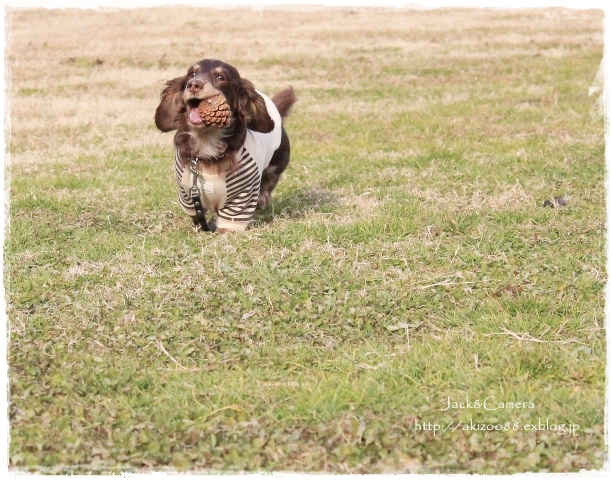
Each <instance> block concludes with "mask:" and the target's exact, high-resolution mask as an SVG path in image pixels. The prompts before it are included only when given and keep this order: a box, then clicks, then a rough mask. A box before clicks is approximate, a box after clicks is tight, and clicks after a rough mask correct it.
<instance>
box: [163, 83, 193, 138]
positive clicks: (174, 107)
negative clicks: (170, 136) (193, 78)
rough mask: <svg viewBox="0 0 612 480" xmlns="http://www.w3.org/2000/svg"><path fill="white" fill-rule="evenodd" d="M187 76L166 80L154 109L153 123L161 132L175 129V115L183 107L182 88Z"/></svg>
mask: <svg viewBox="0 0 612 480" xmlns="http://www.w3.org/2000/svg"><path fill="white" fill-rule="evenodd" d="M186 78H187V77H178V78H175V79H173V80H169V81H168V82H166V88H164V90H163V91H162V93H161V101H160V103H159V106H158V107H157V110H155V125H156V126H157V128H158V129H160V130H161V131H162V132H170V131H172V130H176V128H177V125H176V117H177V115H178V114H179V112H180V111H181V109H182V108H183V99H182V97H183V88H184V85H185V81H186Z"/></svg>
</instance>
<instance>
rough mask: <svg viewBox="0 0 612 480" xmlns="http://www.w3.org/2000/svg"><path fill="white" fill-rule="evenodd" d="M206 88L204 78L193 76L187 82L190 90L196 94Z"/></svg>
mask: <svg viewBox="0 0 612 480" xmlns="http://www.w3.org/2000/svg"><path fill="white" fill-rule="evenodd" d="M203 88H204V83H203V82H202V80H198V79H196V78H192V79H191V80H189V81H188V82H187V90H189V91H190V92H191V93H193V94H194V95H195V94H196V93H198V92H199V91H200V90H202V89H203Z"/></svg>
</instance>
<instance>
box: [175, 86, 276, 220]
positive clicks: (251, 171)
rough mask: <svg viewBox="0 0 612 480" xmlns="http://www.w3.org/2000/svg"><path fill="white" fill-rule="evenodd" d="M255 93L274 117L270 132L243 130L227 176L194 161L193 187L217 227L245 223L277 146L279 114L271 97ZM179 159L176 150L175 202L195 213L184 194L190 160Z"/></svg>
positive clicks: (190, 182)
mask: <svg viewBox="0 0 612 480" xmlns="http://www.w3.org/2000/svg"><path fill="white" fill-rule="evenodd" d="M258 93H259V94H260V95H261V96H262V97H263V99H264V100H265V102H266V107H267V108H268V114H269V115H270V117H271V118H272V120H274V129H273V130H272V131H271V132H270V133H260V132H255V131H252V130H247V136H246V139H245V142H244V146H243V147H242V150H241V151H240V153H239V154H238V168H237V169H236V170H235V171H234V172H232V173H230V174H229V175H226V174H225V173H221V174H218V173H211V172H209V171H207V170H206V169H204V166H203V165H202V164H200V163H199V164H198V184H197V186H198V189H199V191H200V199H201V200H202V205H203V206H204V208H206V209H207V210H210V211H211V212H214V213H216V215H217V227H218V228H228V229H233V230H245V229H246V228H247V227H248V226H249V223H250V222H251V219H252V218H253V214H254V213H255V209H256V208H257V200H258V198H259V188H260V186H261V175H262V173H263V171H264V169H265V168H266V167H267V166H268V165H269V164H270V160H271V159H272V155H273V154H274V152H275V151H276V149H277V148H278V147H279V145H280V141H281V117H280V114H279V113H278V110H277V109H276V106H275V105H274V103H272V100H270V99H269V98H268V97H267V96H265V95H264V94H262V93H261V92H258ZM181 160H182V159H181V158H180V157H179V152H178V150H177V151H176V156H175V161H174V172H175V174H176V180H177V185H178V190H179V192H178V196H179V202H180V205H181V207H182V208H183V211H184V212H185V213H187V214H188V215H191V216H195V208H194V205H193V201H192V200H191V196H190V195H189V193H188V192H189V190H190V189H191V187H192V185H193V173H192V172H191V168H190V161H191V159H186V160H187V161H181ZM183 165H186V166H185V167H183Z"/></svg>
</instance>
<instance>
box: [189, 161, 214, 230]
mask: <svg viewBox="0 0 612 480" xmlns="http://www.w3.org/2000/svg"><path fill="white" fill-rule="evenodd" d="M199 161H200V158H199V157H193V158H192V159H191V165H190V168H191V173H192V174H193V184H192V185H191V188H190V189H189V195H190V196H191V201H192V202H193V205H194V207H195V213H196V217H197V218H198V223H199V225H200V228H201V229H202V231H204V232H210V231H214V230H211V229H210V227H209V226H208V222H207V221H206V216H205V215H204V208H202V200H201V199H200V189H199V188H198V162H199Z"/></svg>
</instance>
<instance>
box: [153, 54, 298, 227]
mask: <svg viewBox="0 0 612 480" xmlns="http://www.w3.org/2000/svg"><path fill="white" fill-rule="evenodd" d="M296 100H297V98H296V96H295V93H294V91H293V88H292V87H289V88H287V89H285V90H282V91H280V92H279V93H277V94H276V95H275V96H274V97H273V98H272V99H270V98H268V97H267V96H266V95H265V94H263V93H262V92H260V91H258V90H256V89H255V86H254V85H253V83H252V82H250V81H249V80H247V79H245V78H241V77H240V74H239V73H238V70H237V69H236V68H235V67H233V66H232V65H229V64H228V63H225V62H222V61H220V60H213V59H204V60H201V61H199V62H197V63H196V64H194V65H193V66H192V67H191V68H189V70H188V71H187V74H186V75H184V76H182V77H178V78H175V79H173V80H169V81H167V82H165V88H164V89H163V91H162V92H161V95H160V103H159V106H158V107H157V109H156V111H155V125H156V126H157V128H158V129H159V130H160V131H161V132H170V131H173V130H176V134H175V136H174V146H175V149H176V155H175V174H176V180H177V184H178V190H179V202H180V205H181V207H182V209H183V211H184V212H185V213H186V214H187V215H189V216H190V217H191V218H192V220H193V222H194V225H195V227H196V229H197V228H198V227H200V228H201V229H202V230H212V231H216V232H217V233H224V232H230V231H243V230H246V228H247V227H248V225H249V224H250V222H251V220H252V218H253V214H254V213H255V210H258V209H263V208H265V207H266V206H267V205H268V204H269V203H270V196H271V193H272V190H274V188H275V187H276V185H277V183H278V180H279V178H280V176H281V174H282V173H283V172H284V171H285V169H286V168H287V165H288V164H289V157H290V143H289V137H288V136H287V132H286V131H285V128H284V126H283V120H284V119H285V118H286V117H287V116H288V114H289V111H290V110H291V107H293V104H294V103H295V102H296ZM203 102H208V103H209V104H211V105H212V106H211V105H208V104H206V103H204V104H203ZM215 105H216V106H215ZM209 107H210V108H213V109H216V110H217V111H216V112H213V113H211V114H208V113H206V114H202V113H201V112H205V111H207V110H206V109H207V108H209ZM203 115H204V116H203ZM215 115H216V116H215ZM207 211H211V212H213V214H214V215H216V218H215V220H214V222H213V223H212V224H211V226H210V227H209V225H208V223H207V221H206V217H205V213H206V212H207Z"/></svg>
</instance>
